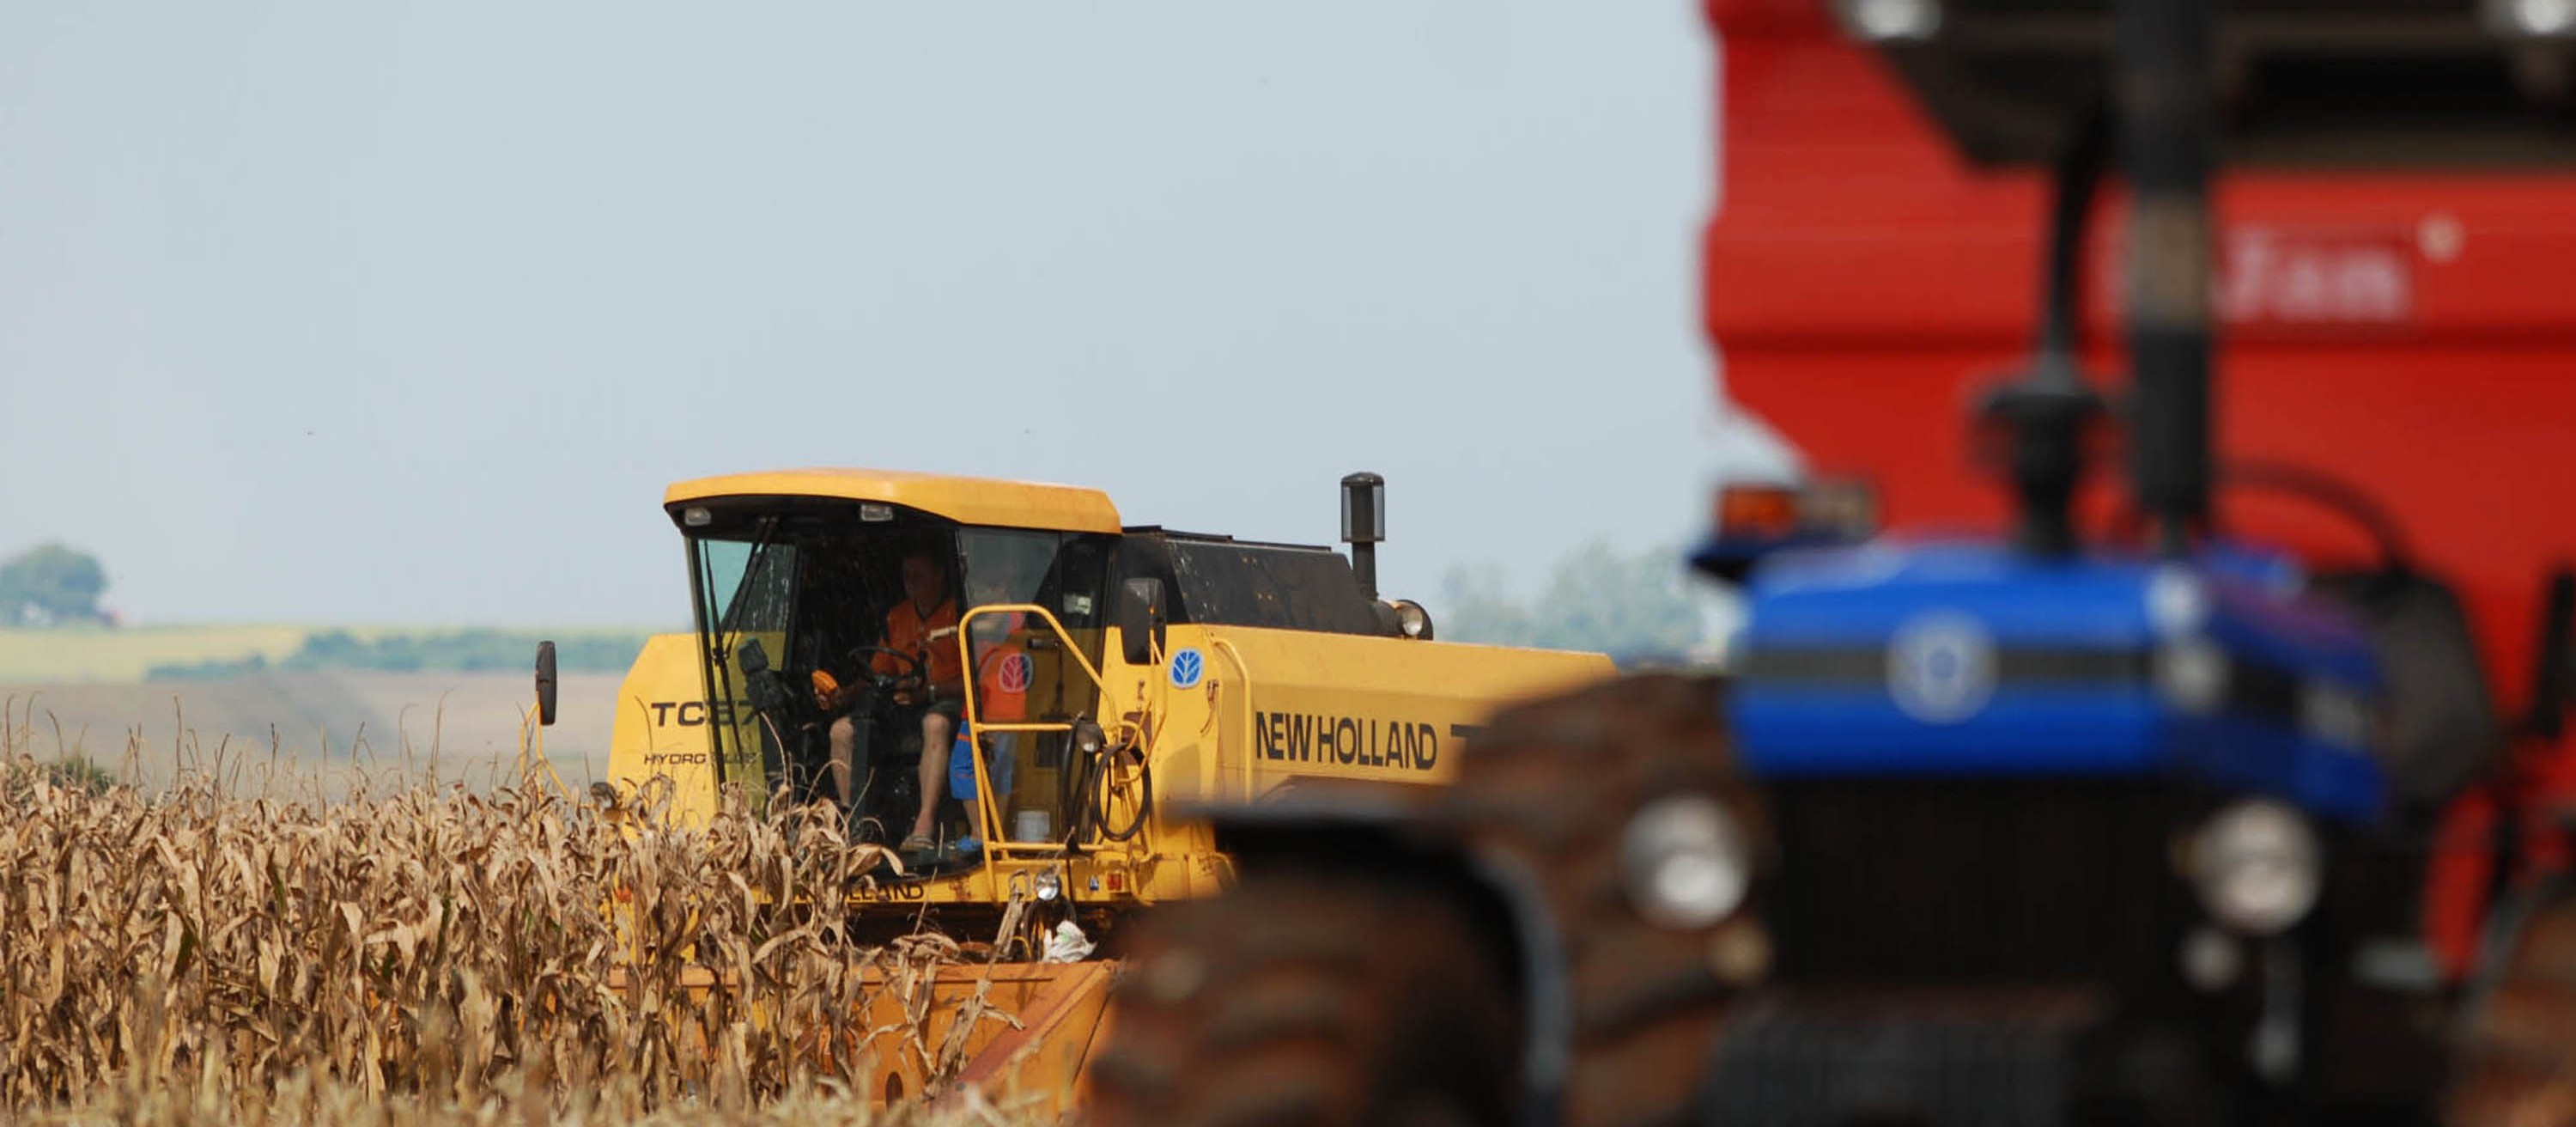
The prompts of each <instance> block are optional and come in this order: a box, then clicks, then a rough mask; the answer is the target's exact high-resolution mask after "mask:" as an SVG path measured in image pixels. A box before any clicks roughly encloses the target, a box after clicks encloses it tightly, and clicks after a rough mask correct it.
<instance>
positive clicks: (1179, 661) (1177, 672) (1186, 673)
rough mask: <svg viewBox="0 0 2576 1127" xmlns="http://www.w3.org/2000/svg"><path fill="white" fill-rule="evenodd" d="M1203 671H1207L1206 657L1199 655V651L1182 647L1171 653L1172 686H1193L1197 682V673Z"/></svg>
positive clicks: (1181, 687) (1186, 687) (1177, 687)
mask: <svg viewBox="0 0 2576 1127" xmlns="http://www.w3.org/2000/svg"><path fill="white" fill-rule="evenodd" d="M1205 672H1207V659H1206V658H1203V657H1200V656H1199V651H1197V650H1194V649H1182V650H1181V651H1179V652H1177V653H1174V654H1173V655H1172V687H1173V688H1175V689H1188V688H1195V687H1196V686H1197V685H1198V683H1199V675H1200V674H1203V673H1205Z"/></svg>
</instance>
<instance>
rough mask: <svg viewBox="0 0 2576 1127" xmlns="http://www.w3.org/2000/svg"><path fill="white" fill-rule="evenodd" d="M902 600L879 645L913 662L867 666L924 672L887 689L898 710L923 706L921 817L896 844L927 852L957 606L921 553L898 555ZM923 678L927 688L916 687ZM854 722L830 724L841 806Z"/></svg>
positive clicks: (950, 718) (958, 673)
mask: <svg viewBox="0 0 2576 1127" xmlns="http://www.w3.org/2000/svg"><path fill="white" fill-rule="evenodd" d="M903 596H904V597H903V601H901V602H898V603H896V604H895V605H894V607H893V608H892V609H890V610H888V611H886V616H885V646H886V648H887V649H890V650H893V651H895V652H896V653H902V654H909V655H912V656H913V657H915V658H918V659H919V660H920V662H921V664H920V665H918V666H915V665H912V664H911V663H908V662H905V661H902V660H899V659H897V658H896V657H894V656H893V655H892V654H878V655H876V656H875V657H874V658H872V659H870V662H869V664H870V665H871V666H873V667H874V668H875V670H876V672H878V673H880V674H883V675H887V676H893V675H896V674H901V673H906V672H909V671H910V670H913V669H916V668H917V669H920V670H922V671H924V672H925V673H926V674H927V677H926V678H914V677H907V678H905V679H904V680H903V681H902V682H900V683H898V684H897V685H896V686H895V690H894V700H895V703H896V704H898V705H902V706H904V707H907V708H909V707H911V706H913V705H916V704H922V703H925V698H926V702H927V704H928V707H927V708H925V709H923V710H922V714H921V747H922V755H921V794H922V803H921V812H920V813H918V814H916V815H914V816H913V821H912V833H911V834H909V835H908V836H906V837H905V838H904V839H903V844H902V846H901V848H902V850H903V851H905V852H917V851H920V850H924V849H928V848H930V846H931V839H930V828H931V822H932V819H933V816H934V815H936V814H937V813H938V808H939V799H938V796H939V793H940V789H939V781H938V780H939V776H940V772H941V770H942V769H943V768H944V767H945V766H946V762H945V760H946V758H947V757H945V756H942V755H939V754H936V753H935V752H934V750H933V749H936V748H945V747H947V746H948V744H949V737H950V734H951V733H952V732H953V731H954V730H955V722H956V712H957V701H958V698H959V696H960V694H961V687H962V686H963V685H964V683H965V676H964V673H963V672H962V670H961V669H960V662H959V658H958V654H957V642H956V635H957V603H956V601H955V600H953V599H951V598H949V597H948V571H947V569H946V568H943V567H941V566H939V560H938V559H937V557H935V556H933V555H932V554H931V553H930V552H929V551H928V550H927V549H915V550H913V551H911V552H908V553H905V555H904V557H903ZM924 680H926V681H927V682H928V683H927V684H924V683H923V681H924ZM858 724H859V721H858V720H856V719H854V718H852V717H849V716H843V717H841V718H840V719H838V720H834V721H833V722H832V783H833V786H834V788H835V789H837V790H838V791H839V792H840V796H841V804H842V806H843V807H844V808H847V807H848V806H849V804H850V803H852V802H854V801H856V795H855V792H856V790H857V787H858V785H859V780H857V779H855V778H853V777H852V776H853V775H854V774H855V773H856V772H855V770H854V768H853V766H852V762H851V760H852V755H853V745H854V744H856V743H857V742H858Z"/></svg>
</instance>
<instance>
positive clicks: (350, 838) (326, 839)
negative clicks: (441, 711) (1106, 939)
mask: <svg viewBox="0 0 2576 1127" xmlns="http://www.w3.org/2000/svg"><path fill="white" fill-rule="evenodd" d="M22 720H23V718H22ZM30 738H31V733H30V732H29V731H28V730H27V729H26V728H25V727H24V726H23V723H22V724H21V725H20V726H18V727H15V728H13V729H11V730H10V732H9V735H8V740H7V744H6V746H5V747H0V1119H6V1118H10V1117H12V1116H25V1117H39V1118H41V1119H43V1120H50V1121H97V1122H107V1121H115V1122H120V1123H181V1122H190V1123H194V1122H216V1121H228V1122H231V1121H238V1122H254V1123H256V1122H278V1123H325V1122H330V1123H338V1122H348V1121H351V1120H354V1119H357V1118H360V1117H361V1116H362V1115H363V1117H364V1118H366V1119H368V1120H369V1121H371V1122H381V1123H387V1124H406V1123H419V1124H424V1125H426V1124H445V1123H467V1122H476V1123H481V1122H498V1121H502V1120H505V1119H506V1120H511V1121H520V1122H534V1121H537V1120H538V1118H540V1117H546V1118H570V1119H573V1120H575V1121H582V1122H610V1121H614V1122H619V1123H626V1122H634V1121H636V1120H637V1118H638V1117H640V1116H659V1117H661V1118H656V1119H654V1120H653V1121H655V1122H672V1123H681V1122H688V1121H690V1120H691V1118H692V1117H693V1116H703V1115H704V1114H708V1113H713V1112H725V1113H728V1114H731V1113H739V1114H745V1115H754V1116H755V1117H754V1118H752V1119H746V1120H729V1121H742V1122H766V1121H778V1122H785V1121H786V1120H787V1118H788V1117H790V1116H793V1117H794V1118H795V1119H796V1120H797V1121H799V1122H815V1121H834V1120H837V1121H855V1120H857V1119H858V1118H860V1117H861V1114H862V1113H861V1112H860V1110H859V1106H858V1105H857V1104H856V1103H855V1102H852V1101H849V1100H847V1099H845V1098H842V1097H840V1096H839V1095H837V1093H840V1092H843V1091H845V1090H846V1087H845V1086H846V1085H847V1083H848V1081H849V1080H850V1078H851V1077H854V1076H858V1075H860V1074H861V1072H862V1070H863V1068H864V1066H865V1063H866V1058H868V1057H869V1056H870V1055H872V1054H875V1053H884V1052H893V1053H912V1054H919V1057H918V1059H920V1060H921V1061H923V1062H924V1063H925V1067H928V1068H932V1074H933V1075H937V1073H936V1069H935V1066H934V1065H933V1064H932V1062H936V1061H940V1060H943V1059H946V1058H947V1057H948V1056H950V1055H951V1054H947V1053H944V1052H943V1049H945V1048H946V1046H945V1045H933V1044H929V1043H927V1039H926V1038H925V1037H924V1036H923V1035H922V1030H923V1029H925V1028H927V1025H926V1022H925V1021H924V1020H922V1019H921V1017H920V1015H922V1014H923V1011H924V1009H925V1007H926V1006H927V998H928V994H927V993H926V988H927V987H926V983H927V980H928V978H929V977H930V973H931V972H932V971H933V970H934V969H935V968H936V967H937V966H939V965H941V964H943V963H947V962H952V961H956V960H958V959H960V958H965V957H971V954H972V953H971V952H968V951H964V950H962V949H961V948H960V947H959V945H958V944H956V943H955V942H953V941H950V940H947V939H944V938H939V937H933V936H922V937H916V938H914V939H908V940H901V941H898V942H896V943H895V944H893V945H891V946H887V947H863V946H859V945H856V944H853V943H851V942H849V941H847V940H845V939H843V938H842V937H841V936H842V931H841V927H840V925H841V923H842V921H843V919H844V917H845V914H846V912H847V911H848V901H847V899H846V898H845V897H843V896H841V895H837V893H838V891H839V890H841V889H844V888H848V887H850V886H852V885H853V884H855V883H857V882H859V881H861V880H863V879H864V878H862V877H860V876H858V875H857V874H858V873H860V872H861V871H863V870H864V869H865V868H866V867H869V866H872V865H873V864H874V863H875V859H874V858H873V857H872V856H870V855H869V853H868V851H867V849H866V848H865V847H862V848H861V849H859V850H846V849H843V848H841V847H840V844H839V842H838V841H837V839H836V838H835V837H834V836H833V835H834V829H833V827H832V826H831V825H830V824H829V820H816V821H815V822H813V823H810V824H806V825H804V826H803V827H802V828H801V829H800V830H798V831H797V836H796V837H795V838H794V839H792V840H791V839H790V838H789V837H788V836H787V833H786V831H784V830H783V829H782V828H781V827H780V825H779V824H777V823H773V822H768V821H762V820H756V819H752V818H749V817H745V816H742V814H741V812H740V811H739V810H738V809H737V810H734V811H731V812H728V813H727V814H724V815H722V816H719V817H718V818H717V819H716V820H715V821H714V823H713V824H712V825H711V826H710V827H709V828H708V829H707V830H705V831H703V832H631V831H626V830H621V829H620V828H619V827H618V826H617V825H614V824H612V823H611V822H610V821H609V820H608V818H607V817H606V816H604V815H602V814H601V813H599V812H597V811H595V810H593V809H591V808H590V807H589V806H588V805H587V804H586V803H576V802H573V801H570V800H569V799H568V798H566V797H564V796H561V795H559V794H557V793H555V792H554V791H553V790H552V788H551V785H550V784H545V783H537V782H526V781H522V782H519V783H516V784H515V785H511V786H503V787H496V788H493V789H491V790H489V791H488V792H485V793H479V794H478V793H474V792H472V791H469V790H468V789H466V788H465V787H463V786H461V785H458V784H454V783H445V784H429V783H408V784H396V785H386V784H380V783H372V782H362V783H361V784H359V786H358V787H357V788H356V789H353V790H352V791H351V792H350V793H348V794H347V795H346V797H344V798H340V799H338V800H332V801H324V800H321V799H319V798H318V797H312V796H310V795H309V794H308V796H306V797H296V796H294V795H292V794H289V793H285V792H283V791H281V790H279V789H277V788H274V787H272V788H269V789H268V790H267V791H265V792H264V793H255V794H252V793H238V792H235V791H233V790H231V789H228V788H227V787H225V786H223V785H219V784H218V783H217V781H216V780H214V779H213V778H212V777H211V776H209V775H205V774H193V775H189V776H187V777H185V778H182V779H180V780H179V781H177V782H176V783H174V784H172V785H170V786H167V787H166V788H162V789H158V790H145V789H140V788H136V787H131V786H112V787H111V786H103V785H98V784H97V783H96V782H94V781H87V782H85V781H82V780H78V779H72V778H68V777H66V776H65V775H64V774H62V773H61V772H58V771H55V770H52V769H50V768H49V767H48V766H47V765H46V764H43V763H41V762H39V761H38V760H36V759H35V758H33V757H31V756H30V755H29V754H27V751H28V750H29V743H30ZM379 786H382V787H383V789H376V788H378V787H379ZM308 789H309V788H308ZM817 890H829V891H832V892H834V893H836V894H834V895H821V896H809V894H810V893H813V892H815V891H817ZM710 971H711V972H713V974H714V975H715V976H716V977H717V978H718V979H720V980H721V981H722V982H723V983H725V985H724V986H723V987H722V988H720V989H716V990H713V991H705V990H703V989H702V990H700V991H698V992H697V993H694V994H693V992H692V990H691V989H690V988H689V985H688V984H687V983H686V981H685V980H686V977H687V976H689V975H690V974H691V973H692V972H695V974H696V975H697V977H698V981H699V982H701V983H702V982H704V981H706V978H707V975H708V972H710ZM886 991H892V992H895V996H896V997H897V998H898V999H901V1000H903V1001H904V1002H905V1012H907V1013H911V1014H914V1015H916V1020H915V1022H914V1024H913V1025H912V1027H911V1028H910V1029H909V1030H907V1029H902V1028H896V1029H889V1030H878V1031H874V1032H875V1033H876V1034H879V1035H878V1036H874V1037H873V1038H871V1037H870V1036H869V1034H870V1032H871V1031H868V1030H863V1029H859V1028H855V1027H854V1023H853V1020H852V1018H853V1016H854V1015H857V1014H860V1013H863V1012H865V1009H866V1005H867V1003H868V1002H870V1001H871V1000H874V999H875V998H877V997H878V996H879V995H878V993H877V992H886ZM915 997H918V998H920V999H922V1003H921V1004H920V1005H914V1004H912V999H914V998H915ZM972 1024H973V1019H972V1018H971V1017H969V1018H968V1019H965V1020H963V1021H961V1022H960V1023H959V1025H958V1028H965V1027H968V1026H971V1025H972ZM863 1044H864V1048H862V1047H861V1046H862V1045H863ZM782 1101H786V1102H783V1103H782ZM763 1108H767V1109H769V1110H767V1111H765V1112H757V1113H756V1114H755V1111H756V1109H763ZM979 1121H983V1122H993V1121H994V1118H993V1117H992V1116H991V1114H990V1113H989V1109H985V1114H983V1115H981V1116H979Z"/></svg>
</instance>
